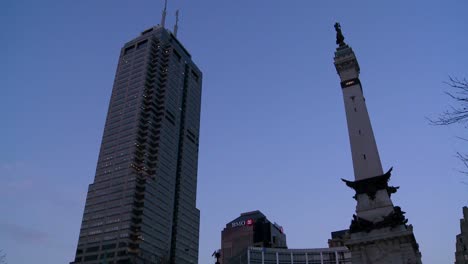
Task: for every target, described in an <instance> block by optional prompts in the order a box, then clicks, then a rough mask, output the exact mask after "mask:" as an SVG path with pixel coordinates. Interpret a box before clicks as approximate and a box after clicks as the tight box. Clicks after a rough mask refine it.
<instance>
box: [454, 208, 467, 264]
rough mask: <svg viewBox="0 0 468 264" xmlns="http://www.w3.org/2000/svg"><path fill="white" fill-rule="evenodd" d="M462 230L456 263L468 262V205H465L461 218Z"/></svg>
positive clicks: (459, 236) (463, 263) (458, 237)
mask: <svg viewBox="0 0 468 264" xmlns="http://www.w3.org/2000/svg"><path fill="white" fill-rule="evenodd" d="M460 229H461V232H460V234H459V235H457V251H456V252H455V264H468V207H466V206H465V207H463V218H462V219H460Z"/></svg>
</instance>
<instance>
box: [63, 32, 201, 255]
mask: <svg viewBox="0 0 468 264" xmlns="http://www.w3.org/2000/svg"><path fill="white" fill-rule="evenodd" d="M201 86H202V73H201V71H200V70H199V69H198V67H197V66H196V65H195V63H194V62H193V61H192V59H191V55H190V54H189V53H188V51H187V50H186V49H185V48H184V46H183V45H182V44H181V43H180V42H179V41H178V40H177V38H176V37H175V36H174V35H173V34H172V33H171V32H170V31H168V30H167V29H165V28H164V27H162V26H155V27H152V28H149V29H147V30H145V31H144V32H142V33H141V35H140V36H138V37H136V38H135V39H133V40H131V41H129V42H128V43H126V44H125V45H124V46H123V47H122V49H121V52H120V57H119V62H118V66H117V72H116V75H115V81H114V85H113V90H112V95H111V99H110V104H109V109H108V113H107V119H106V123H105V127H104V133H103V138H102V144H101V148H100V152H99V158H98V162H97V168H96V174H95V178H94V182H93V183H92V184H90V185H89V188H88V194H87V197H86V204H85V209H84V214H83V220H82V224H81V229H80V235H79V239H78V246H77V251H76V257H75V260H74V261H73V262H72V263H115V264H116V263H154V264H156V263H158V264H159V263H177V264H183V263H198V235H199V219H200V212H199V210H198V209H197V208H196V190H197V164H198V144H199V141H198V139H199V126H200V103H201V88H202V87H201Z"/></svg>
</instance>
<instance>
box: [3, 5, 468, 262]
mask: <svg viewBox="0 0 468 264" xmlns="http://www.w3.org/2000/svg"><path fill="white" fill-rule="evenodd" d="M162 6H163V2H162V0H80V1H53V0H42V1H23V0H10V1H9V0H5V1H1V3H0V32H1V33H2V37H1V39H2V41H1V42H0V55H1V58H2V59H3V62H2V63H1V64H0V87H1V94H2V95H1V96H0V118H1V120H2V129H1V132H0V136H1V137H0V138H1V139H0V143H1V144H0V146H1V147H0V150H1V151H0V180H1V182H0V249H3V251H4V252H5V253H6V254H7V260H8V263H9V264H22V263H44V264H62V263H68V262H70V261H72V260H73V259H74V253H75V250H76V245H77V241H78V233H79V228H80V223H81V218H82V213H83V209H84V204H85V198H86V192H87V187H88V184H90V183H92V181H93V178H94V172H95V167H96V162H97V156H98V152H99V147H100V143H101V137H102V133H103V128H104V121H105V116H106V114H107V108H108V103H109V99H110V95H111V89H112V84H113V79H114V74H115V70H116V65H117V61H118V56H119V52H120V48H121V47H122V45H123V44H124V43H125V42H127V41H129V40H130V39H132V38H134V37H135V36H137V35H138V34H139V33H140V32H141V31H143V30H145V29H147V28H149V27H151V26H153V25H155V24H158V23H159V21H160V14H161V8H162ZM176 8H180V9H181V19H180V28H179V39H180V41H181V42H182V43H183V44H184V45H185V47H186V48H187V49H188V50H189V51H190V53H191V54H192V57H193V60H194V61H195V62H196V63H197V65H198V66H199V68H200V69H201V70H202V71H203V76H204V79H203V96H202V97H203V98H202V113H201V115H202V116H201V136H200V153H199V171H198V199H197V206H198V208H199V209H200V210H201V228H200V252H199V255H200V258H199V263H200V264H207V263H213V262H214V261H213V260H212V258H211V254H212V252H213V251H214V250H215V249H217V248H219V247H220V237H221V230H222V229H223V228H224V226H225V224H226V223H228V222H229V221H231V220H233V219H234V218H236V217H237V216H238V215H239V214H240V213H242V212H246V211H251V210H256V209H258V210H261V211H262V212H263V213H264V214H265V215H267V217H268V218H269V219H270V220H271V221H275V222H278V223H279V224H280V225H282V226H283V227H284V230H285V232H286V234H287V242H288V246H289V247H290V248H313V247H326V246H327V239H329V238H330V232H332V231H336V230H341V229H346V228H348V227H349V224H350V221H351V218H352V215H353V213H354V210H355V205H356V202H355V200H354V199H353V198H352V196H353V195H354V193H353V191H352V190H351V189H349V188H348V187H346V186H345V184H344V183H343V182H342V181H341V180H340V178H346V179H350V180H352V179H353V177H354V176H353V168H352V162H351V154H350V147H349V140H348V134H347V127H346V119H345V112H344V106H343V99H342V92H341V88H340V84H339V78H338V75H337V74H336V70H335V68H334V65H333V55H334V54H333V53H334V50H335V47H336V45H335V31H334V28H333V24H334V23H335V22H336V21H339V22H341V25H342V28H343V33H344V35H345V37H346V39H345V41H346V42H347V43H348V44H349V45H350V46H351V47H352V48H353V50H354V51H355V53H356V56H357V58H358V60H359V64H360V66H361V82H362V84H363V90H364V95H365V97H366V103H367V107H368V110H369V113H370V117H371V121H372V125H373V128H374V133H375V136H376V141H377V144H378V147H379V151H380V157H381V160H382V163H383V167H384V170H387V169H389V168H390V167H392V166H393V168H394V170H393V175H392V179H391V184H392V185H395V186H401V188H400V190H399V191H398V192H397V193H396V194H395V195H393V196H392V199H393V201H394V204H395V205H398V206H401V207H402V209H403V211H405V212H407V213H406V216H407V217H408V219H409V223H411V224H412V225H413V226H414V233H415V235H416V239H417V241H418V243H419V245H420V249H421V252H422V256H423V262H424V263H429V264H441V263H453V261H454V251H455V236H456V234H458V233H459V232H460V229H459V219H460V218H461V217H462V207H463V206H464V205H467V204H468V202H467V201H468V185H464V184H463V183H462V181H468V180H467V178H466V177H464V176H462V174H460V173H459V172H458V170H460V169H462V166H461V164H460V162H459V161H458V160H457V159H456V158H455V157H454V155H455V152H456V151H464V150H466V149H468V148H467V145H466V144H465V143H463V142H462V141H460V140H458V139H457V138H456V136H464V135H466V134H467V130H466V129H464V128H463V127H461V126H453V127H434V126H430V125H428V121H427V119H426V117H433V116H436V115H437V114H438V113H441V112H442V111H443V110H444V109H446V108H447V107H448V105H449V103H450V100H449V98H448V97H447V96H445V95H444V93H443V92H444V90H445V89H446V85H444V81H447V80H448V76H449V75H452V76H455V77H459V78H463V77H468V60H467V59H468V55H467V54H468V52H467V43H468V34H467V25H468V16H467V15H466V11H467V10H468V2H467V1H464V0H459V1H428V0H426V1H408V0H406V1H370V0H369V1H338V0H336V1H311V0H291V1H277V0H274V1H272V0H236V1H223V0H199V1H194V0H191V1H186V0H170V1H169V10H168V23H167V25H168V26H169V27H172V25H173V23H174V20H175V19H174V16H173V14H174V12H175V10H176Z"/></svg>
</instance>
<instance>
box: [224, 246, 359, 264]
mask: <svg viewBox="0 0 468 264" xmlns="http://www.w3.org/2000/svg"><path fill="white" fill-rule="evenodd" d="M225 264H351V253H350V252H349V250H348V249H347V248H346V247H335V248H312V249H283V248H258V247H249V248H247V249H246V250H244V251H243V252H242V253H241V254H239V255H237V256H236V257H233V258H231V259H230V260H229V262H227V263H225Z"/></svg>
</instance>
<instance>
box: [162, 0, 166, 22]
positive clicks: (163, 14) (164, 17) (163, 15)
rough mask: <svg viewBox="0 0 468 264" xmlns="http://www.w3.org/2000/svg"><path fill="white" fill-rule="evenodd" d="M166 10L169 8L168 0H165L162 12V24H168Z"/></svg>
mask: <svg viewBox="0 0 468 264" xmlns="http://www.w3.org/2000/svg"><path fill="white" fill-rule="evenodd" d="M166 10H167V0H164V10H163V12H162V18H161V26H162V27H165V26H166Z"/></svg>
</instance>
